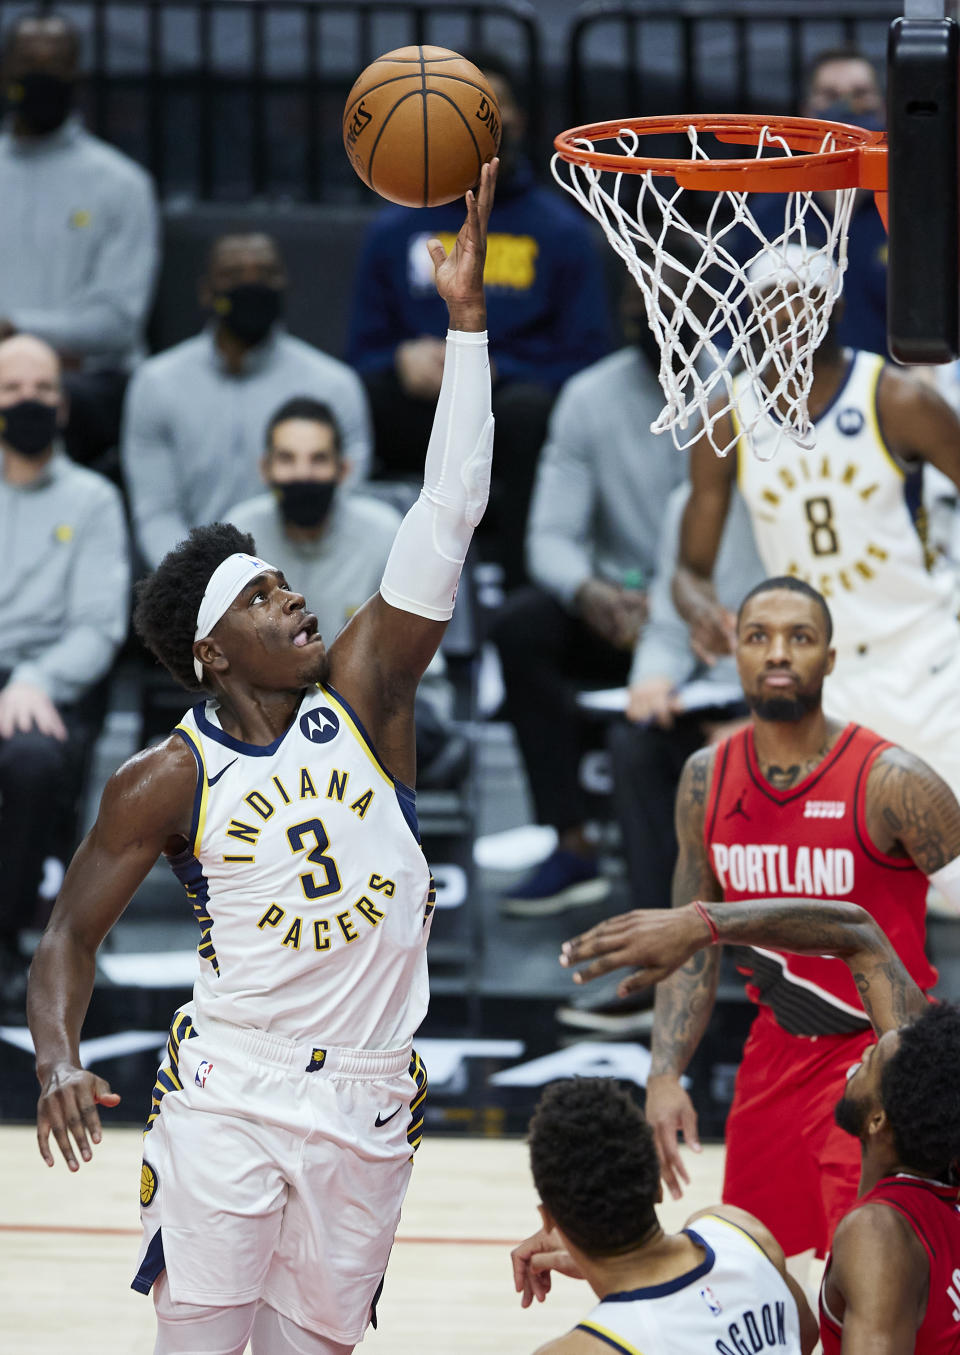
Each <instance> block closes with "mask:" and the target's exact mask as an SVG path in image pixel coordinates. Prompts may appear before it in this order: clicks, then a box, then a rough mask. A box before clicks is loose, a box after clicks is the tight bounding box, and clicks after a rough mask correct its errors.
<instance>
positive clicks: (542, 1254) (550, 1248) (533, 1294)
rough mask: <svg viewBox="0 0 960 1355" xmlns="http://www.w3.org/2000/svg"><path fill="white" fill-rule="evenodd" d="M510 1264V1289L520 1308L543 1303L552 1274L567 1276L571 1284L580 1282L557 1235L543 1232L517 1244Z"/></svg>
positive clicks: (511, 1254)
mask: <svg viewBox="0 0 960 1355" xmlns="http://www.w3.org/2000/svg"><path fill="white" fill-rule="evenodd" d="M510 1261H511V1263H512V1265H513V1287H514V1289H516V1291H517V1293H518V1294H519V1295H520V1296H521V1297H520V1307H521V1308H529V1307H530V1305H531V1303H532V1302H533V1300H534V1299H536V1300H537V1302H538V1303H542V1302H543V1300H544V1299H545V1298H546V1297H547V1295H548V1294H549V1293H550V1285H551V1280H550V1272H551V1271H554V1270H555V1271H557V1272H558V1273H559V1274H560V1275H569V1276H570V1278H571V1279H572V1280H582V1279H583V1276H582V1274H581V1273H580V1271H579V1270H578V1269H577V1266H576V1265H575V1263H574V1260H573V1258H572V1256H571V1255H570V1253H569V1252H568V1251H567V1249H566V1247H564V1245H563V1243H562V1242H561V1240H560V1236H559V1234H558V1233H556V1232H547V1230H546V1229H545V1228H541V1229H540V1230H539V1231H538V1232H536V1233H533V1234H532V1235H531V1236H530V1237H527V1238H524V1240H523V1241H522V1242H518V1243H517V1245H516V1246H515V1247H514V1249H513V1251H512V1252H511V1253H510Z"/></svg>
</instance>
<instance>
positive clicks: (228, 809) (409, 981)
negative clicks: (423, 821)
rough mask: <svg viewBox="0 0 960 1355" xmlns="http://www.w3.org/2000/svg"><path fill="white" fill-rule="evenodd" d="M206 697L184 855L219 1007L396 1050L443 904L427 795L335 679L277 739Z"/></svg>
mask: <svg viewBox="0 0 960 1355" xmlns="http://www.w3.org/2000/svg"><path fill="white" fill-rule="evenodd" d="M215 712H216V703H214V702H207V703H206V704H203V703H201V704H200V705H197V706H194V708H193V710H191V711H190V712H189V713H188V714H187V715H185V716H184V718H183V720H182V722H181V723H180V725H179V726H178V727H177V733H178V734H179V735H180V736H181V738H183V740H184V741H185V742H186V744H187V745H188V746H189V747H190V748H191V750H192V751H193V754H194V757H195V758H196V761H197V790H196V796H195V800H194V807H193V823H192V826H191V839H190V843H189V845H188V847H187V849H186V850H185V851H184V852H182V853H181V854H180V855H179V856H177V857H175V858H172V859H171V862H170V864H171V866H172V867H173V870H174V872H175V874H176V875H177V877H178V879H179V880H180V882H181V883H182V884H183V886H184V888H185V889H186V891H187V894H188V896H189V897H190V899H191V901H192V903H193V907H194V911H195V913H196V916H197V920H198V922H199V923H200V932H201V939H200V946H199V955H200V974H199V977H198V979H197V982H196V985H195V987H194V1000H195V1003H196V1012H197V1023H198V1024H199V1022H200V1021H201V1020H202V1018H203V1017H204V1016H205V1015H206V1016H211V1017H214V1018H217V1019H220V1020H223V1021H229V1022H232V1023H233V1024H235V1025H240V1026H252V1027H256V1028H258V1029H261V1030H269V1031H272V1032H274V1033H275V1034H277V1035H283V1036H287V1037H290V1038H299V1037H303V1036H309V1035H314V1034H315V1035H316V1036H317V1038H318V1039H320V1038H322V1040H323V1041H324V1042H325V1043H326V1044H328V1045H332V1046H341V1047H345V1048H350V1049H364V1048H366V1049H396V1048H399V1047H401V1046H403V1045H405V1044H407V1043H408V1042H409V1040H410V1038H411V1036H412V1035H413V1032H414V1031H415V1030H416V1029H417V1027H418V1026H419V1024H420V1022H421V1020H422V1019H423V1016H424V1013H425V1012H426V1008H427V966H426V944H427V934H428V931H429V927H428V922H429V918H430V915H431V913H432V910H433V891H432V883H431V880H430V872H429V870H428V868H427V863H426V860H425V859H424V856H423V852H422V850H421V848H420V843H419V834H418V829H417V818H416V808H415V797H414V793H413V791H412V790H410V789H409V788H408V787H406V786H403V785H402V784H401V783H400V782H398V781H396V780H395V779H394V778H393V777H392V776H391V775H390V773H389V772H388V771H387V770H386V768H385V767H384V766H383V764H382V763H381V762H380V761H379V759H378V758H377V755H376V753H375V752H374V750H373V748H372V746H371V744H370V742H369V740H368V738H367V736H366V733H365V731H364V729H363V727H362V725H361V724H360V723H359V721H358V720H357V718H356V716H355V715H354V714H353V712H352V711H351V709H350V707H349V706H348V705H347V703H346V702H345V701H344V700H343V698H342V697H340V696H339V695H338V694H337V693H336V692H334V691H333V689H332V688H329V687H318V688H314V689H311V690H310V691H309V692H308V693H307V695H306V696H305V697H304V699H303V701H302V702H301V704H300V707H299V709H298V710H297V713H296V715H295V716H294V718H293V721H292V723H291V725H290V727H289V728H288V729H287V730H286V732H285V733H284V734H282V735H281V736H280V738H279V739H277V740H276V741H275V742H274V743H272V744H269V745H267V746H266V747H260V746H258V745H254V744H248V743H243V742H241V741H240V740H238V739H235V738H232V737H231V736H230V735H229V734H227V733H225V732H224V730H223V729H222V728H221V727H220V724H219V721H218V720H217V716H216V713H215Z"/></svg>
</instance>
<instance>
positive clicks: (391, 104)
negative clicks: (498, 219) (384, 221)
mask: <svg viewBox="0 0 960 1355" xmlns="http://www.w3.org/2000/svg"><path fill="white" fill-rule="evenodd" d="M500 125H501V123H500V105H499V104H498V103H497V99H496V95H495V94H494V92H493V90H492V89H491V88H490V86H489V84H488V83H487V80H486V77H485V76H484V75H483V73H482V71H479V70H478V69H477V67H476V66H475V65H474V64H473V62H472V61H467V60H466V58H465V57H462V56H460V55H459V54H458V53H457V52H451V51H448V50H447V48H446V47H398V48H397V50H396V51H395V52H387V53H386V55H385V56H381V57H377V59H376V61H371V63H370V65H369V66H368V67H367V68H366V70H365V71H363V73H362V74H361V75H360V77H359V78H358V79H357V81H356V83H355V84H354V86H353V89H351V91H350V93H349V94H348V96H347V103H346V107H345V108H344V110H343V144H344V146H345V147H346V149H347V155H348V156H349V157H350V163H351V164H352V165H353V167H354V169H355V170H356V171H357V173H358V174H359V175H360V178H361V179H362V180H363V182H364V183H365V184H366V185H367V186H368V187H369V188H372V189H373V190H374V192H376V193H379V194H380V196H381V197H383V198H388V199H389V200H390V202H398V203H400V204H401V205H402V206H404V207H439V206H440V204H441V203H444V202H453V201H454V200H455V199H456V198H462V197H463V195H464V193H466V191H467V189H468V188H473V187H474V185H475V184H476V183H477V181H478V180H479V178H480V169H481V167H482V166H483V165H484V164H486V162H487V161H488V160H492V159H493V157H494V156H495V155H496V153H497V151H498V150H499V149H500Z"/></svg>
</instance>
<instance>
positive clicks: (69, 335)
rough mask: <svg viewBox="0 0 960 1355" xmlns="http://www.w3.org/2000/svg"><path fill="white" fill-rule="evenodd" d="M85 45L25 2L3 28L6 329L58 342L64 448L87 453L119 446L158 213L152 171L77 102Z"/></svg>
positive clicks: (1, 256) (1, 240) (0, 221)
mask: <svg viewBox="0 0 960 1355" xmlns="http://www.w3.org/2000/svg"><path fill="white" fill-rule="evenodd" d="M79 55H80V41H79V37H78V35H77V32H76V30H75V29H74V27H73V25H72V24H71V23H70V22H69V20H67V19H65V18H63V17H62V16H61V15H58V14H52V13H37V12H35V13H27V14H22V15H21V16H20V17H19V18H18V19H17V20H16V21H15V22H14V24H13V25H12V27H11V28H10V29H9V30H8V32H7V34H6V37H5V40H4V45H3V62H2V71H3V84H4V93H5V94H6V98H7V107H8V109H9V112H8V116H7V118H6V120H5V122H4V124H3V129H2V131H0V201H2V203H3V211H2V212H0V338H6V337H7V336H8V335H10V334H13V333H15V332H18V331H22V332H23V333H27V334H33V335H35V336H37V337H39V338H41V339H45V340H46V342H47V343H49V344H50V345H51V346H52V347H53V348H55V349H56V351H57V353H58V354H59V355H60V362H61V367H62V370H63V385H64V388H65V390H66V392H67V395H68V397H69V413H68V416H67V417H68V422H67V426H66V429H65V430H64V436H65V441H66V445H67V450H68V451H69V452H70V454H71V456H72V457H73V458H74V460H76V461H82V462H90V461H92V460H94V459H95V458H96V457H98V456H100V455H101V454H102V453H104V452H105V451H107V450H109V449H111V448H114V447H116V445H117V440H118V437H119V430H120V410H121V405H122V401H123V392H124V388H125V386H126V383H127V378H128V376H129V373H130V370H131V369H132V367H133V366H134V364H135V363H136V362H137V361H138V360H139V359H140V358H141V357H142V356H143V352H144V346H143V329H144V324H145V321H146V316H147V312H148V309H149V306H150V302H151V299H152V296H153V287H154V281H155V277H156V271H157V261H158V223H157V205H156V200H155V195H154V189H153V184H152V181H151V179H150V177H149V175H148V174H147V173H146V172H145V171H144V170H143V169H141V168H140V166H139V165H136V164H134V162H133V161H132V160H130V159H128V158H127V156H125V155H122V154H121V153H120V151H118V150H116V149H114V147H113V146H108V145H107V144H106V142H103V141H101V140H99V138H98V137H95V136H92V135H91V134H90V133H89V132H87V131H86V130H85V129H84V127H83V125H82V124H81V122H80V119H79V117H78V115H77V114H76V113H74V112H73V111H72V110H73V101H74V91H75V88H76V82H77V67H78V59H79Z"/></svg>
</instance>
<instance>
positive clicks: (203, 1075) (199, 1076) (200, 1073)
mask: <svg viewBox="0 0 960 1355" xmlns="http://www.w3.org/2000/svg"><path fill="white" fill-rule="evenodd" d="M212 1072H213V1064H212V1063H210V1061H209V1060H208V1059H204V1060H203V1062H202V1063H201V1064H200V1067H199V1068H198V1069H197V1071H196V1073H195V1074H194V1078H193V1080H194V1082H195V1083H196V1084H197V1086H198V1087H205V1086H206V1085H207V1078H208V1077H209V1076H210V1074H211V1073H212Z"/></svg>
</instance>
